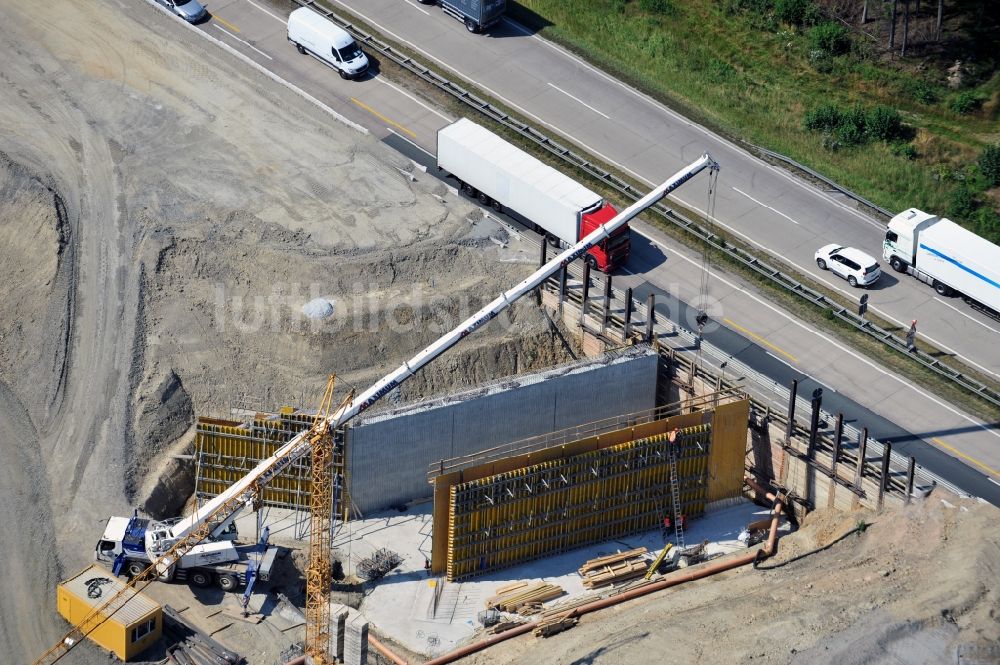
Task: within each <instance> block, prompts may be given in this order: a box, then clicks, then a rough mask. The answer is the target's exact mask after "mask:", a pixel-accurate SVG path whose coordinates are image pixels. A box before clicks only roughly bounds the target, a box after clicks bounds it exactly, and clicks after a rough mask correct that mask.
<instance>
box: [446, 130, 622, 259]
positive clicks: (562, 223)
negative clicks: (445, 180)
mask: <svg viewBox="0 0 1000 665" xmlns="http://www.w3.org/2000/svg"><path fill="white" fill-rule="evenodd" d="M437 163H438V168H439V169H443V170H445V171H447V172H448V173H450V174H451V175H452V176H454V177H455V178H456V179H457V180H458V182H459V185H460V186H461V188H462V190H463V191H464V192H465V193H466V194H468V195H469V196H474V197H477V198H478V199H479V201H480V202H481V203H482V204H483V205H492V206H493V207H494V208H495V209H496V210H498V211H500V210H502V209H504V208H506V209H508V210H510V211H513V212H516V213H517V214H518V215H520V216H522V217H523V218H524V219H525V220H526V221H527V222H528V224H529V225H530V226H533V227H534V230H536V231H538V232H539V233H541V234H543V235H544V236H545V238H546V239H547V240H548V241H549V243H550V244H552V245H554V246H557V247H569V246H570V245H573V244H575V243H577V242H579V241H580V240H582V239H583V238H585V237H587V235H589V234H590V233H592V232H593V231H594V230H595V229H597V228H600V227H601V226H602V225H604V224H606V223H607V222H609V221H611V220H612V219H614V218H615V216H616V215H617V214H618V212H617V211H616V210H615V209H614V207H613V206H612V205H611V204H610V203H608V202H607V201H605V200H604V197H602V196H601V195H600V194H597V193H595V192H592V191H590V190H589V189H587V188H586V187H584V186H583V185H581V184H580V183H578V182H576V181H575V180H573V179H572V178H570V177H569V176H566V175H564V174H563V173H560V172H559V171H557V170H555V169H554V168H552V167H551V166H549V165H548V164H545V163H543V162H541V161H540V160H538V159H536V158H535V157H533V156H532V155H529V154H528V153H526V152H525V151H523V150H521V149H520V148H518V147H516V146H514V145H511V144H510V143H508V142H507V141H505V140H503V139H502V138H500V137H499V136H497V135H496V134H494V133H493V132H491V131H489V130H488V129H486V128H485V127H481V126H480V125H477V124H476V123H474V122H472V121H471V120H469V119H468V118H462V119H460V120H458V121H457V122H453V123H452V124H450V125H448V126H447V127H444V128H442V129H440V130H438V136H437ZM629 249H630V236H629V228H628V225H627V224H625V225H622V226H621V227H619V228H618V229H617V230H616V231H615V232H614V233H612V234H611V235H610V237H608V238H607V239H605V240H602V241H601V242H599V243H598V244H596V245H594V246H593V247H591V248H590V250H589V251H588V252H587V254H586V257H585V260H586V261H587V263H589V264H590V266H591V267H592V268H596V269H598V270H601V271H603V272H612V271H614V270H615V269H616V268H618V267H620V266H621V265H623V264H624V263H625V262H626V261H627V260H628V255H629Z"/></svg>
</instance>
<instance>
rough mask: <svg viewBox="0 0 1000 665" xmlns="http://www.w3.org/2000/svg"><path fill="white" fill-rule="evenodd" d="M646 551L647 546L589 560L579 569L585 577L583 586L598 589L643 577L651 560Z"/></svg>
mask: <svg viewBox="0 0 1000 665" xmlns="http://www.w3.org/2000/svg"><path fill="white" fill-rule="evenodd" d="M646 552H647V550H646V548H645V547H639V548H637V549H634V550H628V551H627V552H619V553H618V554H610V555H608V556H602V557H598V558H596V559H590V560H588V561H587V562H586V563H584V564H583V565H582V566H581V567H580V571H579V572H580V576H581V577H582V578H583V586H585V587H587V588H588V589H596V588H598V587H602V586H607V585H609V584H617V583H619V582H625V581H627V580H631V579H635V578H636V577H642V576H643V575H645V574H646V569H647V568H648V567H649V562H647V561H646V559H645V557H644V556H643V555H645V554H646Z"/></svg>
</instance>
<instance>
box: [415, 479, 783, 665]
mask: <svg viewBox="0 0 1000 665" xmlns="http://www.w3.org/2000/svg"><path fill="white" fill-rule="evenodd" d="M751 482H752V481H751ZM754 485H757V484H756V483H753V484H752V485H750V486H751V487H753V488H754V489H755V490H757V491H760V492H763V493H765V494H768V495H770V496H769V498H771V499H772V500H773V501H774V515H773V516H772V517H771V532H770V534H769V535H768V538H767V543H766V544H765V545H764V547H762V548H761V549H759V550H756V551H748V552H746V553H745V554H741V555H739V556H736V557H732V558H729V559H723V560H721V561H718V562H716V563H712V564H709V565H707V566H704V567H701V568H697V569H692V570H688V571H685V572H683V573H679V572H678V573H673V574H671V575H669V576H667V577H665V578H664V579H662V580H660V581H658V582H653V583H652V584H647V585H645V586H641V587H638V588H636V589H632V590H631V591H626V592H624V593H620V594H618V595H617V596H611V597H610V598H602V599H601V600H595V601H594V602H592V603H587V604H586V605H581V606H579V607H576V608H573V609H572V610H569V611H568V612H566V613H565V614H563V615H562V616H564V617H567V618H569V617H578V616H582V615H584V614H589V613H590V612H596V611H597V610H603V609H605V608H608V607H613V606H614V605H618V604H619V603H624V602H626V601H628V600H633V599H635V598H640V597H642V596H645V595H647V594H650V593H653V592H656V591H660V590H661V589H668V588H670V587H672V586H677V585H679V584H683V583H684V582H691V581H693V580H699V579H702V578H703V577H709V576H711V575H715V574H716V573H721V572H723V571H726V570H732V569H733V568H739V567H740V566H745V565H746V564H748V563H753V562H754V561H755V560H757V558H758V557H760V558H767V557H770V556H773V555H774V553H775V551H776V549H777V542H778V522H779V521H780V520H781V511H782V502H781V499H778V498H775V495H774V494H772V493H770V492H767V491H766V490H764V489H763V488H761V487H760V486H759V485H757V487H754ZM758 488H759V489H758ZM535 625H536V624H535V623H534V622H530V621H529V622H528V623H525V624H522V625H520V626H518V627H517V628H512V629H511V630H508V631H505V632H502V633H500V634H499V635H494V636H493V637H490V638H489V639H485V640H483V641H482V642H476V643H475V644H467V645H465V646H464V647H461V648H459V649H455V650H454V651H452V652H449V653H446V654H444V655H443V656H438V657H437V658H435V659H433V660H429V661H427V662H426V663H425V664H424V665H444V664H445V663H452V662H454V661H456V660H458V659H460V658H464V657H466V656H468V655H471V654H474V653H476V652H477V651H482V650H483V649H486V648H487V647H490V646H493V645H494V644H497V643H498V642H503V641H504V640H508V639H510V638H512V637H516V636H518V635H523V634H524V633H527V632H529V631H531V630H532V629H534V627H535Z"/></svg>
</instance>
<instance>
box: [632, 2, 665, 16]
mask: <svg viewBox="0 0 1000 665" xmlns="http://www.w3.org/2000/svg"><path fill="white" fill-rule="evenodd" d="M639 8H640V9H642V11H644V12H649V13H650V14H669V13H670V10H671V7H670V0H639Z"/></svg>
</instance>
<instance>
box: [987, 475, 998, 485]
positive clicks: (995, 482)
mask: <svg viewBox="0 0 1000 665" xmlns="http://www.w3.org/2000/svg"><path fill="white" fill-rule="evenodd" d="M986 480H988V481H990V482H991V483H993V484H994V485H1000V481H997V480H993V478H991V477H990V476H986Z"/></svg>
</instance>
